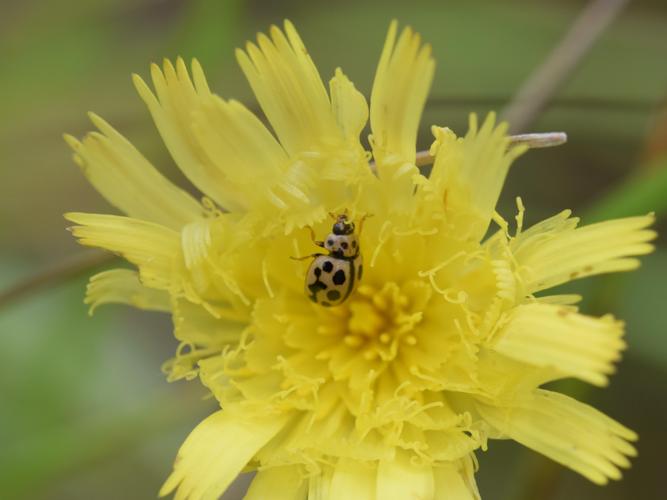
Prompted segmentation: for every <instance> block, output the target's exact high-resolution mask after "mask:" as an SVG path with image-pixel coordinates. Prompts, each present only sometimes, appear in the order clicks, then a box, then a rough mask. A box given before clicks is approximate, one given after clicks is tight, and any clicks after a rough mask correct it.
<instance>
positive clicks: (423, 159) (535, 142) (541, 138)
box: [415, 132, 567, 167]
mask: <svg viewBox="0 0 667 500" xmlns="http://www.w3.org/2000/svg"><path fill="white" fill-rule="evenodd" d="M566 142H567V134H566V133H565V132H545V133H542V134H518V135H511V136H510V147H511V146H518V145H520V144H525V145H526V146H528V147H529V148H531V149H536V148H550V147H553V146H560V145H561V144H565V143H566ZM433 160H434V158H433V157H432V156H431V153H430V152H429V150H424V151H417V157H416V159H415V165H417V166H418V167H425V166H427V165H430V164H431V163H433Z"/></svg>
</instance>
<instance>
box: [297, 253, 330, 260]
mask: <svg viewBox="0 0 667 500" xmlns="http://www.w3.org/2000/svg"><path fill="white" fill-rule="evenodd" d="M320 255H324V254H323V253H312V254H310V255H304V256H303V257H290V259H292V260H306V259H312V258H313V257H319V256H320Z"/></svg>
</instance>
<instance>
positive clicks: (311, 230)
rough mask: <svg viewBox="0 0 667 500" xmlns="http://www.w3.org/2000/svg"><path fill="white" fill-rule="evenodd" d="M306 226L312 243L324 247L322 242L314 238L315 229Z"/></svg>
mask: <svg viewBox="0 0 667 500" xmlns="http://www.w3.org/2000/svg"><path fill="white" fill-rule="evenodd" d="M306 227H307V228H308V231H310V239H311V240H313V243H315V244H316V245H317V246H318V247H322V248H324V242H323V241H318V240H316V239H315V231H314V230H313V228H312V227H310V226H306Z"/></svg>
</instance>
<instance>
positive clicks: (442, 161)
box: [429, 113, 526, 241]
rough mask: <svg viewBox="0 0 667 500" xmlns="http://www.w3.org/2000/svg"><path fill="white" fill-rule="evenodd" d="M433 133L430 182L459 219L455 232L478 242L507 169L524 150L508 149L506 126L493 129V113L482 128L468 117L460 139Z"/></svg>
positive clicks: (447, 132) (436, 130)
mask: <svg viewBox="0 0 667 500" xmlns="http://www.w3.org/2000/svg"><path fill="white" fill-rule="evenodd" d="M433 132H434V135H435V137H436V141H435V143H434V144H433V147H432V148H431V154H432V155H434V156H435V163H434V164H433V170H432V172H431V175H430V177H429V179H430V180H431V182H433V183H435V184H436V185H437V186H439V189H440V190H441V191H442V198H443V203H444V204H445V209H446V210H447V211H448V212H451V213H453V214H455V215H457V216H458V217H459V218H462V220H461V221H459V224H457V230H460V231H461V232H462V233H463V234H464V235H466V236H468V237H469V238H470V239H473V240H475V241H479V240H480V239H481V238H482V237H483V236H484V234H485V233H486V230H487V228H488V225H489V222H490V221H491V217H492V216H493V213H494V210H495V208H496V203H497V202H498V197H499V196H500V191H501V190H502V187H503V184H504V183H505V177H506V176H507V172H508V171H509V167H510V165H511V164H512V162H513V161H514V160H515V159H516V158H517V157H518V156H519V155H520V154H521V153H523V152H524V151H525V150H526V148H525V147H513V148H509V138H508V136H507V123H500V124H498V125H496V117H495V114H494V113H489V115H488V116H487V117H486V119H485V120H484V123H483V124H482V127H481V128H479V127H478V124H477V116H476V115H475V114H472V115H470V120H469V128H468V133H467V134H466V135H465V137H463V138H456V136H455V135H454V134H453V133H452V132H451V131H450V130H449V129H441V128H437V127H434V128H433ZM459 226H460V227H459Z"/></svg>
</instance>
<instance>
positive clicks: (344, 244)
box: [340, 241, 347, 250]
mask: <svg viewBox="0 0 667 500" xmlns="http://www.w3.org/2000/svg"><path fill="white" fill-rule="evenodd" d="M340 246H342V247H343V248H344V249H345V250H347V242H346V241H344V242H343V243H341V244H340Z"/></svg>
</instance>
